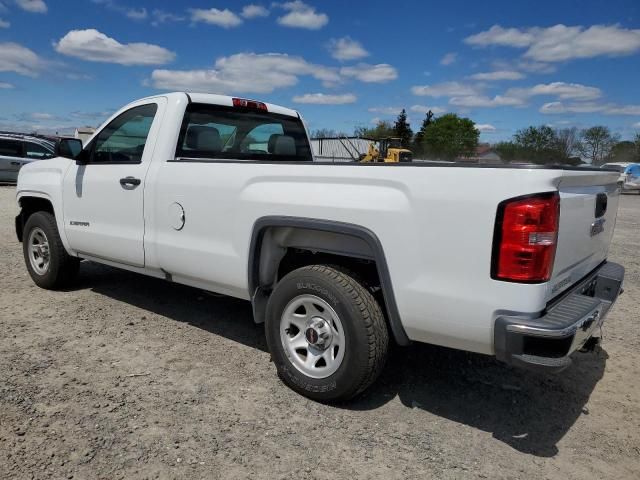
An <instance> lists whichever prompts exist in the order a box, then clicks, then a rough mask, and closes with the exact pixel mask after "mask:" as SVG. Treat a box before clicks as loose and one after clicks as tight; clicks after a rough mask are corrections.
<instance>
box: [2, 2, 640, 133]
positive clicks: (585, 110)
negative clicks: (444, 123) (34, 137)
mask: <svg viewBox="0 0 640 480" xmlns="http://www.w3.org/2000/svg"><path fill="white" fill-rule="evenodd" d="M639 80H640V2H638V1H637V0H627V1H615V0H609V1H606V2H605V1H595V0H587V1H564V2H563V1H559V0H555V1H542V0H538V1H536V2H526V3H525V2H520V1H514V0H510V1H494V2H491V1H486V2H464V1H456V0H449V1H447V2H432V1H419V0H415V1H401V2H388V1H375V0H370V1H362V2H357V1H352V2H346V1H340V2H338V1H329V0H325V1H320V0H305V1H304V2H303V1H300V0H297V1H289V2H286V1H285V2H282V3H270V2H260V1H252V0H247V1H233V2H232V1H226V2H225V1H200V0H193V1H188V2H175V1H162V0H160V1H154V2H152V1H144V0H75V1H71V0H58V1H56V2H54V1H53V0H0V106H1V108H0V129H2V128H10V129H23V130H33V129H39V130H41V131H52V130H53V131H55V130H60V131H63V130H68V129H70V128H72V127H74V126H81V125H97V124H99V123H100V122H101V121H103V120H104V119H105V118H106V116H107V115H108V114H109V112H112V111H113V110H115V109H117V108H119V107H120V106H121V105H123V104H125V103H127V102H129V101H131V100H134V99H136V98H139V97H142V96H147V95H152V94H155V93H159V92H162V91H169V90H182V89H188V90H192V91H208V92H214V93H224V94H234V95H238V96H244V97H249V98H257V99H261V100H265V101H269V102H273V103H278V104H282V105H286V106H291V107H294V108H296V109H298V110H300V111H301V112H302V114H303V115H304V116H305V118H306V120H307V122H308V123H309V125H310V128H311V129H312V130H313V129H317V128H331V129H334V130H338V131H343V132H348V133H350V132H352V131H353V129H354V127H355V126H358V125H370V124H372V122H375V121H376V119H385V120H392V119H394V117H395V116H396V115H397V113H398V111H399V109H400V108H406V109H407V112H408V114H409V118H410V120H411V123H412V127H414V129H417V128H418V127H419V125H420V123H421V121H422V119H423V118H424V112H425V111H426V109H429V108H430V109H432V110H433V111H434V112H435V113H436V115H438V114H442V113H444V112H449V111H452V112H456V113H459V114H462V115H465V116H468V117H470V118H471V119H473V120H474V121H475V122H476V124H477V125H479V126H480V129H481V131H482V139H483V140H484V141H489V142H494V141H498V140H500V139H504V138H508V137H510V136H511V135H512V134H513V133H514V131H515V130H517V129H519V128H522V127H525V126H528V125H531V124H534V125H537V124H549V125H552V126H554V127H558V128H564V127H571V126H577V127H585V126H590V125H594V124H604V125H608V126H610V127H611V128H612V129H613V130H614V131H616V132H618V133H620V135H621V136H622V137H623V138H630V137H632V136H633V135H634V134H635V132H638V131H640V88H639V87H638V85H639Z"/></svg>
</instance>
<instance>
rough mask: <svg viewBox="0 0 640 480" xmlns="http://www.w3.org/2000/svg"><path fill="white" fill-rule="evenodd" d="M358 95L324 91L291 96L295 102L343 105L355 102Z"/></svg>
mask: <svg viewBox="0 0 640 480" xmlns="http://www.w3.org/2000/svg"><path fill="white" fill-rule="evenodd" d="M357 99H358V97H356V96H355V95H354V94H352V93H345V94H342V95H328V94H326V93H306V94H304V95H296V96H295V97H293V101H294V102H295V103H311V104H314V105H344V104H346V103H355V102H356V100H357Z"/></svg>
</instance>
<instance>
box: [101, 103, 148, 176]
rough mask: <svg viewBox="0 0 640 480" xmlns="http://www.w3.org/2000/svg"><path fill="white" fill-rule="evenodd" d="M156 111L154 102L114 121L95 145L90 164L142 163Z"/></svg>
mask: <svg viewBox="0 0 640 480" xmlns="http://www.w3.org/2000/svg"><path fill="white" fill-rule="evenodd" d="M157 110H158V106H157V105H156V104H155V103H151V104H149V105H141V106H139V107H134V108H132V109H131V110H127V111H126V112H124V113H123V114H121V115H119V116H118V117H116V118H115V119H114V120H112V121H111V123H109V124H108V125H107V126H106V127H105V128H103V129H102V131H101V132H100V133H99V134H98V135H97V137H96V138H95V139H94V141H93V142H92V143H93V146H92V149H91V150H92V153H91V160H90V163H96V164H101V163H102V164H109V163H140V162H141V161H142V154H143V153H144V146H145V144H146V143H147V136H148V135H149V130H151V124H152V123H153V119H154V117H155V115H156V111H157Z"/></svg>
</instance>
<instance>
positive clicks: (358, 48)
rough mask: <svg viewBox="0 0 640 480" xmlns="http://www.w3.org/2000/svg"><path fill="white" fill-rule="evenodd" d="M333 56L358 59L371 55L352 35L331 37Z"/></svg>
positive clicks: (330, 43)
mask: <svg viewBox="0 0 640 480" xmlns="http://www.w3.org/2000/svg"><path fill="white" fill-rule="evenodd" d="M329 50H330V51H331V56H332V57H333V58H335V59H337V60H343V61H344V60H358V59H359V58H364V57H368V56H369V52H367V51H366V50H365V48H364V47H363V46H362V45H361V44H360V42H357V41H355V40H353V39H351V38H350V37H343V38H338V39H335V38H334V39H331V40H330V41H329Z"/></svg>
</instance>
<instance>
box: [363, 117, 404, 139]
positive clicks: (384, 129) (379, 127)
mask: <svg viewBox="0 0 640 480" xmlns="http://www.w3.org/2000/svg"><path fill="white" fill-rule="evenodd" d="M353 134H354V136H356V137H362V138H372V139H374V140H380V139H382V138H389V137H393V136H394V135H395V131H394V129H393V125H391V123H390V122H387V121H383V120H381V121H379V122H378V123H377V124H376V126H375V127H373V128H367V127H356V129H355V130H354V132H353Z"/></svg>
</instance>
